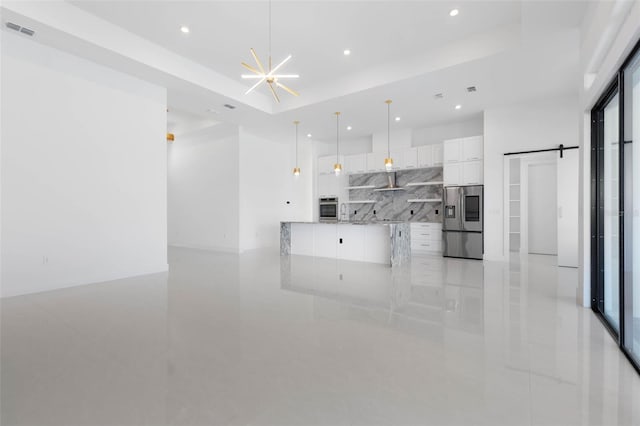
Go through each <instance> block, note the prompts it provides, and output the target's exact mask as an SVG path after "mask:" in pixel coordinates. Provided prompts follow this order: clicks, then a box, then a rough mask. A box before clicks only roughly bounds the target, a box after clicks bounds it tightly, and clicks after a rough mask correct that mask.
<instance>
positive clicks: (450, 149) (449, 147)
mask: <svg viewBox="0 0 640 426" xmlns="http://www.w3.org/2000/svg"><path fill="white" fill-rule="evenodd" d="M461 142H462V140H461V139H449V140H446V141H444V143H443V145H444V154H443V160H444V163H445V164H449V163H458V162H460V158H461V145H462V144H461Z"/></svg>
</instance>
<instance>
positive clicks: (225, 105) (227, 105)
mask: <svg viewBox="0 0 640 426" xmlns="http://www.w3.org/2000/svg"><path fill="white" fill-rule="evenodd" d="M224 107H225V108H229V109H236V107H235V105H231V104H224Z"/></svg>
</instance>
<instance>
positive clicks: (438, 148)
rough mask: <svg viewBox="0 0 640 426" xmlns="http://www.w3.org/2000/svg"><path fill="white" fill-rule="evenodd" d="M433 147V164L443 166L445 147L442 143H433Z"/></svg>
mask: <svg viewBox="0 0 640 426" xmlns="http://www.w3.org/2000/svg"><path fill="white" fill-rule="evenodd" d="M431 146H432V148H433V158H432V159H433V165H434V166H442V163H443V161H444V152H443V151H444V149H443V146H442V144H441V143H438V144H435V145H431Z"/></svg>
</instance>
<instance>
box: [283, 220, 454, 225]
mask: <svg viewBox="0 0 640 426" xmlns="http://www.w3.org/2000/svg"><path fill="white" fill-rule="evenodd" d="M281 223H306V224H309V225H312V224H328V225H335V224H337V225H396V224H399V223H442V222H426V221H408V220H376V221H366V222H349V221H338V222H307V221H281Z"/></svg>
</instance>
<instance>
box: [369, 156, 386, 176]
mask: <svg viewBox="0 0 640 426" xmlns="http://www.w3.org/2000/svg"><path fill="white" fill-rule="evenodd" d="M385 157H386V155H385V154H384V153H381V152H370V153H369V154H367V170H368V171H370V172H381V171H384V159H385Z"/></svg>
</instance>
